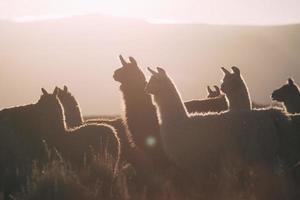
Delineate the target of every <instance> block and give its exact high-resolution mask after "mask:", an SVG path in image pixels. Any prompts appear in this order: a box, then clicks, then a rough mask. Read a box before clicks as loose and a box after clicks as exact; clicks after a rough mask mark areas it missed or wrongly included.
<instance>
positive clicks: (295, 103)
mask: <svg viewBox="0 0 300 200" xmlns="http://www.w3.org/2000/svg"><path fill="white" fill-rule="evenodd" d="M284 106H285V108H286V110H287V111H288V112H289V113H292V114H295V113H300V94H297V95H295V97H293V98H290V99H288V100H287V101H286V102H284Z"/></svg>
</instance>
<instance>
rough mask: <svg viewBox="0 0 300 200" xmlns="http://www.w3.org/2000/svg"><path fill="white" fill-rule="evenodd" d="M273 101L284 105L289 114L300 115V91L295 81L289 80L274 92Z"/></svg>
mask: <svg viewBox="0 0 300 200" xmlns="http://www.w3.org/2000/svg"><path fill="white" fill-rule="evenodd" d="M272 99H273V100H275V101H278V102H281V103H283V104H284V106H285V108H286V110H287V112H289V113H292V114H295V113H300V91H299V87H298V85H297V84H296V83H295V82H294V81H293V79H291V78H290V79H288V81H287V84H285V85H283V86H282V87H280V88H279V89H277V90H274V91H273V93H272Z"/></svg>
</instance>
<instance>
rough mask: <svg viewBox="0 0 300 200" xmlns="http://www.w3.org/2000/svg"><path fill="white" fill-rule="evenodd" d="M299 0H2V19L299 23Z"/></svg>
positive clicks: (0, 13)
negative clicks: (86, 17)
mask: <svg viewBox="0 0 300 200" xmlns="http://www.w3.org/2000/svg"><path fill="white" fill-rule="evenodd" d="M299 11H300V1H298V0H285V1H283V0H252V1H240V0H213V1H204V0H189V1H183V0H163V1H161V0H152V1H145V0H110V1H103V0H43V1H40V0H27V1H20V0H10V1H1V2H0V18H5V19H16V20H18V19H19V20H20V21H22V19H24V18H25V19H37V18H47V16H48V17H49V18H55V16H56V17H58V16H71V15H82V14H106V15H112V16H123V17H134V18H139V19H145V20H147V19H150V20H151V19H156V21H157V20H165V21H166V20H169V21H173V22H174V21H179V22H189V23H208V24H257V25H258V24H260V25H263V24H286V23H298V22H300V12H299Z"/></svg>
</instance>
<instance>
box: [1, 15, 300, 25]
mask: <svg viewBox="0 0 300 200" xmlns="http://www.w3.org/2000/svg"><path fill="white" fill-rule="evenodd" d="M87 16H106V17H114V18H119V19H122V18H123V19H132V20H139V21H144V22H146V23H149V24H157V25H201V24H202V25H212V26H290V25H297V24H300V21H299V22H286V23H280V22H278V23H244V24H242V23H224V22H223V23H209V22H200V21H185V20H174V19H166V18H140V17H130V16H119V15H111V14H101V13H94V14H83V13H70V14H64V15H63V14H51V15H39V16H33V15H26V16H21V17H15V18H0V20H6V21H10V22H15V23H34V22H43V21H57V20H64V19H70V18H76V17H87Z"/></svg>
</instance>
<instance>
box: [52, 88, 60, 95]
mask: <svg viewBox="0 0 300 200" xmlns="http://www.w3.org/2000/svg"><path fill="white" fill-rule="evenodd" d="M58 91H59V88H58V87H55V89H54V91H53V93H52V95H53V96H57V95H58Z"/></svg>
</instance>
